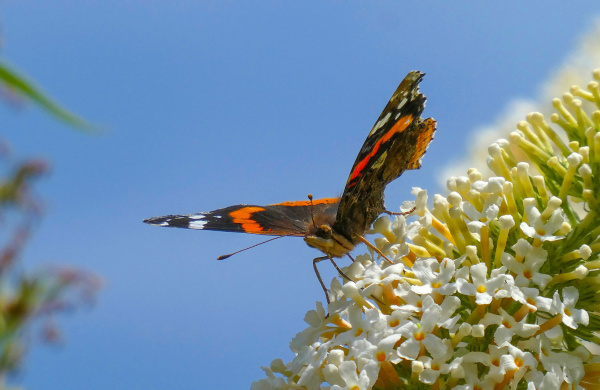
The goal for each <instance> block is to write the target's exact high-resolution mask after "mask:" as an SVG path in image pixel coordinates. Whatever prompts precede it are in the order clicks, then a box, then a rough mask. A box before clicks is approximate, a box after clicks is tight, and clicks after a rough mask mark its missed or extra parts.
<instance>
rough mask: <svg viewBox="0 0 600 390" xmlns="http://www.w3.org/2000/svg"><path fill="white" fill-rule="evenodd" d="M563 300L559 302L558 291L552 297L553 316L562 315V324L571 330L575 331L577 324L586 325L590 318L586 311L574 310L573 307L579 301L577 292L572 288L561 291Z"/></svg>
mask: <svg viewBox="0 0 600 390" xmlns="http://www.w3.org/2000/svg"><path fill="white" fill-rule="evenodd" d="M562 296H563V300H562V301H561V300H560V295H559V294H558V291H555V292H554V296H553V297H552V312H553V314H562V322H563V324H565V325H566V326H568V327H569V328H571V329H577V326H578V325H577V324H582V325H587V324H588V323H589V321H590V317H589V314H588V312H587V311H585V310H581V309H576V308H575V305H576V304H577V300H578V299H579V290H577V289H576V288H575V287H573V286H569V287H565V288H564V289H563V290H562Z"/></svg>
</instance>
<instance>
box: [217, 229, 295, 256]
mask: <svg viewBox="0 0 600 390" xmlns="http://www.w3.org/2000/svg"><path fill="white" fill-rule="evenodd" d="M288 236H289V234H288V235H284V236H277V237H273V238H269V239H268V240H265V241H263V242H259V243H258V244H254V245H252V246H249V247H247V248H244V249H240V250H239V251H235V252H233V253H230V254H228V255H221V256H219V257H217V260H225V259H227V258H229V257H231V256H233V255H235V254H238V253H240V252H243V251H247V250H248V249H252V248H254V247H256V246H259V245H262V244H266V243H267V242H269V241H273V240H276V239H278V238H281V237H288Z"/></svg>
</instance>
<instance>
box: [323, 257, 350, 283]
mask: <svg viewBox="0 0 600 390" xmlns="http://www.w3.org/2000/svg"><path fill="white" fill-rule="evenodd" d="M328 257H329V260H331V264H333V266H334V267H335V269H336V270H337V272H338V273H339V274H340V276H341V277H342V278H344V279H346V280H352V279H350V278H349V277H348V276H347V275H346V274H345V273H343V272H342V270H341V269H340V267H338V266H337V264H336V263H335V261H333V258H332V257H331V256H328ZM351 258H352V257H351Z"/></svg>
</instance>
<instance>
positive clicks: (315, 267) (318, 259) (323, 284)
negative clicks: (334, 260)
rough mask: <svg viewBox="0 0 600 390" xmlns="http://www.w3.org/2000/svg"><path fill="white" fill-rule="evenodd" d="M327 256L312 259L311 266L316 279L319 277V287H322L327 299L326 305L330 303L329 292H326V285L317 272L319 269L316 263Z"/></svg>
mask: <svg viewBox="0 0 600 390" xmlns="http://www.w3.org/2000/svg"><path fill="white" fill-rule="evenodd" d="M328 258H329V256H322V257H317V258H316V259H314V260H313V268H314V270H315V275H317V279H319V283H320V284H321V288H323V292H324V293H325V299H326V300H327V306H329V304H330V303H331V301H329V294H328V293H327V287H325V283H323V279H321V274H320V273H319V269H318V268H317V263H318V262H320V261H323V260H327V259H328Z"/></svg>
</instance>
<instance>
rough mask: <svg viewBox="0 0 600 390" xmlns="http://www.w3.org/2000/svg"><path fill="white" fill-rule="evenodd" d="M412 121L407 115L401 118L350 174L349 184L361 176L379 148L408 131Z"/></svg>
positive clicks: (411, 117)
mask: <svg viewBox="0 0 600 390" xmlns="http://www.w3.org/2000/svg"><path fill="white" fill-rule="evenodd" d="M412 121H413V116H412V115H407V116H404V117H402V118H400V120H399V121H398V122H396V123H394V126H392V127H391V128H390V129H389V130H388V132H387V133H385V134H384V135H383V137H381V138H380V139H379V141H377V143H375V145H374V146H373V149H371V153H369V154H368V155H367V156H365V158H363V159H362V160H360V161H359V162H358V164H356V168H354V170H353V171H352V173H351V174H350V178H349V179H348V182H350V181H352V180H354V179H355V178H357V177H359V176H360V174H361V172H362V170H363V169H365V167H366V166H367V164H368V163H369V161H370V160H371V159H372V158H373V156H375V155H376V154H377V151H378V150H379V147H380V146H381V145H382V144H384V143H385V142H387V141H389V139H390V138H392V136H393V135H394V134H396V133H401V132H403V131H404V130H406V128H407V127H408V126H409V125H410V124H411V123H412Z"/></svg>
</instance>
